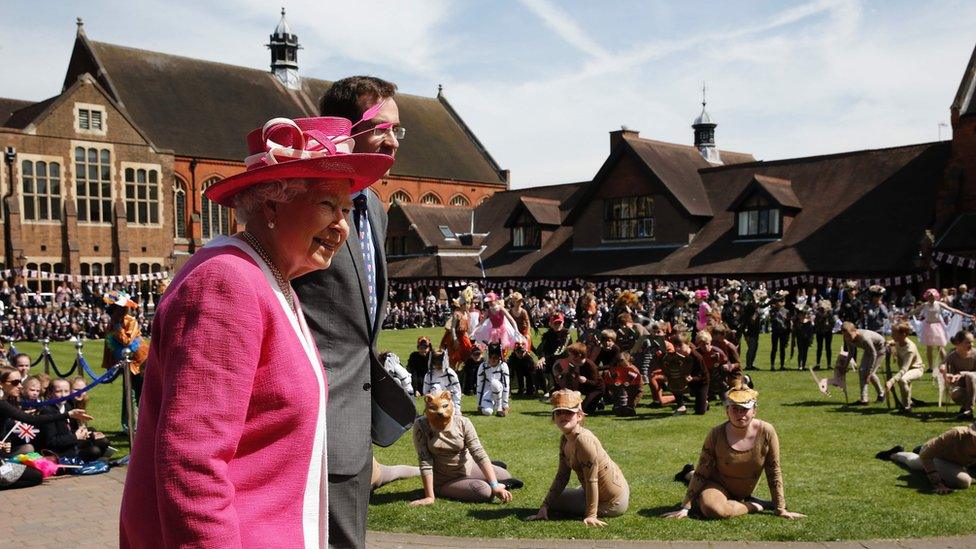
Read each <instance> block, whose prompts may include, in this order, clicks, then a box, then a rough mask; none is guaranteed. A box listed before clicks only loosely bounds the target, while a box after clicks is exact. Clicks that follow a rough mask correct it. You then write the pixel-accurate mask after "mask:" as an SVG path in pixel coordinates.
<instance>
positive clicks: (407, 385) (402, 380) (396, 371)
mask: <svg viewBox="0 0 976 549" xmlns="http://www.w3.org/2000/svg"><path fill="white" fill-rule="evenodd" d="M380 362H381V363H382V364H383V369H384V370H386V373H388V374H390V377H392V378H393V379H394V380H395V381H396V382H397V385H399V386H400V388H402V389H403V392H405V393H407V396H408V397H410V398H413V393H414V390H413V381H412V380H411V378H410V372H408V371H407V369H406V368H404V367H403V366H402V365H401V364H400V357H399V356H397V355H396V353H394V352H392V351H383V352H382V353H380Z"/></svg>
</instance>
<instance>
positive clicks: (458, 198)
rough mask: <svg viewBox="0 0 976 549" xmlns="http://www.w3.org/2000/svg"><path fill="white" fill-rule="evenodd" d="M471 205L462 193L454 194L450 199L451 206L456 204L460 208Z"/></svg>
mask: <svg viewBox="0 0 976 549" xmlns="http://www.w3.org/2000/svg"><path fill="white" fill-rule="evenodd" d="M470 205H471V202H470V201H469V200H468V198H467V197H466V196H464V195H463V194H456V195H454V198H452V199H451V206H458V207H460V208H467V207H468V206H470Z"/></svg>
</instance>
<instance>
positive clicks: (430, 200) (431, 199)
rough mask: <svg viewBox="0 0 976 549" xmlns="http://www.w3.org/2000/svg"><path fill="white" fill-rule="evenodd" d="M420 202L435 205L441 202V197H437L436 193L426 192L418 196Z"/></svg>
mask: <svg viewBox="0 0 976 549" xmlns="http://www.w3.org/2000/svg"><path fill="white" fill-rule="evenodd" d="M420 203H421V204H427V205H434V206H436V205H438V204H440V203H441V199H440V198H438V197H437V195H436V194H434V193H427V194H425V195H424V196H421V197H420Z"/></svg>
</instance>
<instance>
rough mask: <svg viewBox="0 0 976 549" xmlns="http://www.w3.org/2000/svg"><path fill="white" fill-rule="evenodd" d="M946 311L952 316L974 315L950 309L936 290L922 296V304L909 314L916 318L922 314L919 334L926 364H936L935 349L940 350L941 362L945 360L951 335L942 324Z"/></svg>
mask: <svg viewBox="0 0 976 549" xmlns="http://www.w3.org/2000/svg"><path fill="white" fill-rule="evenodd" d="M944 310H945V311H949V312H950V313H952V314H957V315H962V316H966V317H969V318H973V315H969V314H966V313H964V312H962V311H960V310H959V309H955V308H953V307H950V306H948V305H946V304H945V303H944V302H942V301H941V300H939V291H938V290H936V289H935V288H929V289H928V290H925V292H924V293H923V294H922V303H920V304H919V305H918V306H916V307H915V308H914V309H913V310H912V312H911V313H910V314H909V316H915V315H916V314H918V313H919V312H921V313H922V322H921V325H922V330H921V332H919V334H918V342H919V343H920V344H922V345H925V358H926V364H935V363H934V362H932V350H933V349H939V360H940V361H944V360H945V357H946V351H945V346H946V344H947V343H949V335H948V334H947V333H946V326H945V323H943V322H942V311H944Z"/></svg>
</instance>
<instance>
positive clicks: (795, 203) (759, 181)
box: [728, 175, 803, 212]
mask: <svg viewBox="0 0 976 549" xmlns="http://www.w3.org/2000/svg"><path fill="white" fill-rule="evenodd" d="M756 192H759V193H762V194H764V195H765V196H766V197H767V198H769V199H770V200H772V201H773V202H775V203H776V204H777V205H779V206H781V207H784V208H792V209H797V210H799V209H800V208H802V207H803V206H802V205H801V204H800V199H799V198H797V197H796V193H795V192H793V183H792V182H791V181H790V180H789V179H780V178H779V177H768V176H765V175H756V176H754V177H753V178H752V182H751V183H749V184H748V185H746V187H745V188H744V189H743V190H742V192H741V193H740V194H739V196H738V197H737V198H736V199H735V200H733V201H732V203H731V204H729V207H728V210H729V211H731V212H734V211H738V209H739V206H741V205H742V203H743V202H744V201H745V200H747V199H748V198H749V197H750V196H752V195H753V193H756Z"/></svg>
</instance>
